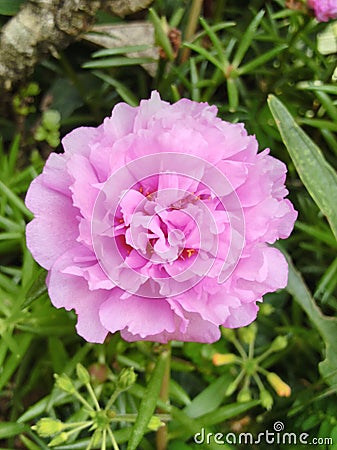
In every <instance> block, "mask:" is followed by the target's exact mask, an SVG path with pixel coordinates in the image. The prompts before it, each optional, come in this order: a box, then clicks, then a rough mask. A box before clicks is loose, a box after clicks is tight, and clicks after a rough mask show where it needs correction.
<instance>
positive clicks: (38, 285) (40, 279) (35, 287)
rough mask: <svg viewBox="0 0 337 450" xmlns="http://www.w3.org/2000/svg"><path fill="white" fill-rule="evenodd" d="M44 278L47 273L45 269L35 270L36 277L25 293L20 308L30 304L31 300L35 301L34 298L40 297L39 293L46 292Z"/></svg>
mask: <svg viewBox="0 0 337 450" xmlns="http://www.w3.org/2000/svg"><path fill="white" fill-rule="evenodd" d="M46 278H47V273H46V271H45V270H41V271H40V270H39V271H37V273H36V278H35V280H34V281H33V283H32V285H31V287H30V288H29V289H28V292H27V294H26V298H25V301H24V303H23V305H22V309H24V308H27V307H28V306H30V305H31V304H32V303H33V302H35V300H37V299H38V298H40V297H41V295H43V294H44V293H45V292H47V286H46Z"/></svg>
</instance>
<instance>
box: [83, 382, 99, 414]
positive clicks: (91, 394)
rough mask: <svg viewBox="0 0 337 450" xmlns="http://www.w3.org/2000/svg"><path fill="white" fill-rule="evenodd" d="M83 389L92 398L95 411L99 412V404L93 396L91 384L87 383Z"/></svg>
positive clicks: (94, 395)
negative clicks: (85, 389)
mask: <svg viewBox="0 0 337 450" xmlns="http://www.w3.org/2000/svg"><path fill="white" fill-rule="evenodd" d="M85 387H86V388H87V390H88V392H89V394H90V397H91V398H92V401H93V402H94V405H95V408H96V410H97V411H100V410H101V407H100V406H99V403H98V400H97V397H96V394H95V392H94V390H93V388H92V386H91V384H90V383H87V384H86V385H85Z"/></svg>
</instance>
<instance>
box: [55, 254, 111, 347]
mask: <svg viewBox="0 0 337 450" xmlns="http://www.w3.org/2000/svg"><path fill="white" fill-rule="evenodd" d="M77 253H78V251H77V250H76V248H73V249H71V250H70V251H68V252H67V253H65V254H63V255H62V256H61V257H60V258H59V259H58V260H57V261H56V263H55V264H54V266H53V267H52V268H51V270H50V272H49V275H48V292H49V296H50V299H51V301H52V303H53V305H54V306H55V307H56V308H65V309H67V310H68V311H69V310H71V309H75V312H76V314H77V317H78V319H77V326H76V329H77V332H78V334H79V335H80V336H82V337H83V338H84V339H85V340H87V341H88V342H96V343H103V342H104V340H105V338H106V336H107V334H108V330H106V329H105V328H104V326H103V325H102V324H101V322H100V319H99V308H100V306H101V305H102V304H103V303H104V302H105V301H106V299H107V298H109V297H112V296H113V295H114V290H110V291H107V290H102V289H99V290H95V291H90V290H89V289H88V283H87V282H86V280H85V279H84V278H82V277H81V276H77V275H70V274H67V273H64V270H65V269H66V268H67V267H69V266H71V264H73V262H74V257H75V255H76V254H77ZM119 295H120V294H119Z"/></svg>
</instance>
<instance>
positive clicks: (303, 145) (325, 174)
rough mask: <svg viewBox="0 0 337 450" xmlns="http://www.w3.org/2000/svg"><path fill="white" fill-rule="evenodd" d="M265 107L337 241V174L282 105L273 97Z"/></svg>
mask: <svg viewBox="0 0 337 450" xmlns="http://www.w3.org/2000/svg"><path fill="white" fill-rule="evenodd" d="M268 103H269V108H270V110H271V112H272V114H273V116H274V119H275V122H276V125H277V126H278V129H279V131H280V134H281V136H282V139H283V142H284V144H285V146H286V147H287V149H288V152H289V154H290V157H291V159H292V160H293V163H294V165H295V167H296V170H297V172H298V174H299V176H300V178H301V180H302V181H303V184H304V185H305V187H306V188H307V190H308V192H309V194H310V195H311V197H312V198H313V199H314V201H315V202H316V204H317V206H318V207H319V208H320V210H321V211H322V213H323V214H324V215H325V216H326V218H327V219H328V221H329V224H330V226H331V230H332V232H333V233H334V235H335V237H336V238H337V175H336V172H335V171H334V169H333V168H332V167H331V166H330V164H329V163H328V162H327V161H326V159H325V158H324V156H323V154H322V152H321V150H320V149H319V148H318V147H317V145H316V144H315V143H314V142H313V141H312V140H311V139H310V138H309V136H308V135H307V134H306V133H305V132H304V131H303V130H302V129H301V128H300V127H299V126H298V125H297V123H296V122H295V120H294V119H293V117H292V115H291V114H290V113H289V111H288V110H287V108H286V107H285V106H284V105H283V103H282V102H281V101H280V100H278V99H277V98H276V97H274V96H272V95H271V96H270V97H269V99H268Z"/></svg>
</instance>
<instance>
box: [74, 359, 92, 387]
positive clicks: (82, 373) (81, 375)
mask: <svg viewBox="0 0 337 450" xmlns="http://www.w3.org/2000/svg"><path fill="white" fill-rule="evenodd" d="M76 373H77V377H78V379H79V380H80V381H81V382H82V383H83V384H89V383H90V375H89V372H88V371H87V369H86V368H85V367H84V366H82V364H80V363H78V364H77V365H76Z"/></svg>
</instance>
